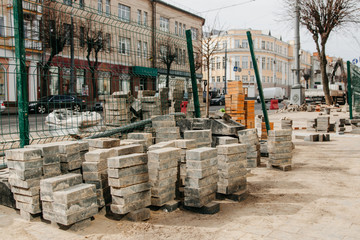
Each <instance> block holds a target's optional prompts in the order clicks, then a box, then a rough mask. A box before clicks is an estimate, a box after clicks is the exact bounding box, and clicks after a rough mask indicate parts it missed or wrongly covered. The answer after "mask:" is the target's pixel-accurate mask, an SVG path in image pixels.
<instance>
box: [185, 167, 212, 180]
mask: <svg viewBox="0 0 360 240" xmlns="http://www.w3.org/2000/svg"><path fill="white" fill-rule="evenodd" d="M217 171H218V169H217V167H216V165H213V166H210V167H209V168H203V169H187V171H186V176H187V177H189V178H199V179H200V178H205V177H208V176H211V175H214V174H216V173H217Z"/></svg>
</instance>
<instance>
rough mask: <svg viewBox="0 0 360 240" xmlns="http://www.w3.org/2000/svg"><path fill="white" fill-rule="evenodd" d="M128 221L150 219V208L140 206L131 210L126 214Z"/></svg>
mask: <svg viewBox="0 0 360 240" xmlns="http://www.w3.org/2000/svg"><path fill="white" fill-rule="evenodd" d="M126 218H127V219H128V220H129V221H133V222H140V221H146V220H148V219H150V209H148V208H141V209H139V210H135V211H131V212H129V213H128V214H127V215H126Z"/></svg>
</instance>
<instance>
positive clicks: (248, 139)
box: [238, 128, 261, 168]
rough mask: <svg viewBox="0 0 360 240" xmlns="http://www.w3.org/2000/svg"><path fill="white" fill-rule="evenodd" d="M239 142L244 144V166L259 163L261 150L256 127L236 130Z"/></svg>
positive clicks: (253, 165)
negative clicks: (245, 161) (245, 160)
mask: <svg viewBox="0 0 360 240" xmlns="http://www.w3.org/2000/svg"><path fill="white" fill-rule="evenodd" d="M238 136H239V142H240V143H242V144H246V146H247V147H246V159H247V163H246V167H247V168H256V167H257V166H259V165H260V159H261V152H260V143H259V138H258V135H257V130H256V128H254V129H246V130H241V131H238Z"/></svg>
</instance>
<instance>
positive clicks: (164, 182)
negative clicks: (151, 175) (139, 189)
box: [150, 176, 177, 188]
mask: <svg viewBox="0 0 360 240" xmlns="http://www.w3.org/2000/svg"><path fill="white" fill-rule="evenodd" d="M176 181H177V176H172V177H169V178H164V179H162V180H161V181H154V182H150V183H151V187H152V188H154V187H155V188H162V187H165V186H169V185H173V183H175V182H176Z"/></svg>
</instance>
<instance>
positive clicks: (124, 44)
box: [119, 37, 130, 55]
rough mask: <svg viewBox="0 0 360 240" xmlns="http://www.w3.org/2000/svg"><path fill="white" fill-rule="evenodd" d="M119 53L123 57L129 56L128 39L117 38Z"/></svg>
mask: <svg viewBox="0 0 360 240" xmlns="http://www.w3.org/2000/svg"><path fill="white" fill-rule="evenodd" d="M119 39H120V40H119V53H121V54H124V55H129V54H130V38H124V37H120V38H119Z"/></svg>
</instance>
